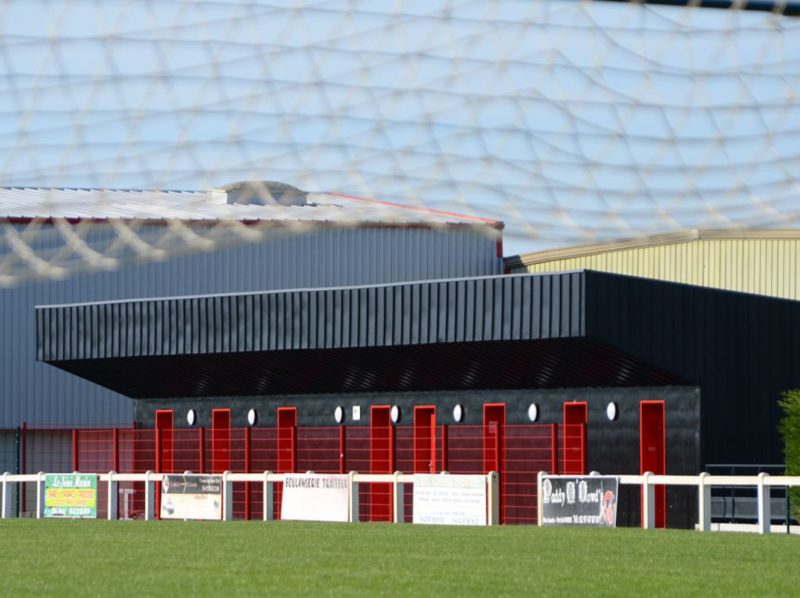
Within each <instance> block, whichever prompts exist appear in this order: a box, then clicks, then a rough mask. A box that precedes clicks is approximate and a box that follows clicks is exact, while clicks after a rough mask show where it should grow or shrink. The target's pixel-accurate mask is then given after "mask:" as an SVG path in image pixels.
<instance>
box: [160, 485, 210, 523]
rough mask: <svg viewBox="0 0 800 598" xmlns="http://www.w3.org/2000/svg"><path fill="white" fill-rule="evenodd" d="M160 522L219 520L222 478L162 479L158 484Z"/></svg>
mask: <svg viewBox="0 0 800 598" xmlns="http://www.w3.org/2000/svg"><path fill="white" fill-rule="evenodd" d="M160 515H161V519H203V520H216V521H219V520H221V519H222V476H218V475H202V474H174V475H165V476H164V479H163V480H162V482H161V510H160Z"/></svg>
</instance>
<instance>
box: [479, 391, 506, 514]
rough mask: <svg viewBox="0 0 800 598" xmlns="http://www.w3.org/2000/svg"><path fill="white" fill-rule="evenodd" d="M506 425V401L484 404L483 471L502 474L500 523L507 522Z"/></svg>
mask: <svg viewBox="0 0 800 598" xmlns="http://www.w3.org/2000/svg"><path fill="white" fill-rule="evenodd" d="M505 425H506V406H505V403H487V404H486V405H484V406H483V472H484V473H489V472H490V471H496V472H497V473H498V474H499V475H500V523H505V512H504V507H505V503H506V500H505V495H506V476H505V462H504V460H503V458H504V456H505Z"/></svg>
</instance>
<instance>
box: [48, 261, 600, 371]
mask: <svg viewBox="0 0 800 598" xmlns="http://www.w3.org/2000/svg"><path fill="white" fill-rule="evenodd" d="M583 277H584V274H583V273H581V272H576V273H567V274H554V275H544V276H534V275H522V276H496V277H487V278H468V279H455V280H444V281H430V282H417V283H405V284H391V285H383V286H371V287H356V288H334V289H318V290H315V289H307V290H302V291H275V292H265V293H253V294H239V295H218V296H204V297H187V298H181V299H153V300H137V301H130V302H123V303H113V304H82V305H67V306H60V307H42V308H38V309H37V321H38V332H37V338H38V342H39V346H38V355H39V359H41V360H43V361H61V360H74V359H89V358H92V357H100V358H110V357H137V356H154V355H175V354H182V353H188V354H198V353H229V352H248V351H282V350H291V349H322V348H334V349H336V348H350V347H374V346H399V345H416V344H433V343H453V342H462V341H464V342H471V341H509V340H534V339H546V338H565V337H575V336H581V335H583V333H584V332H585V325H584V308H583V304H584V284H583ZM103 311H109V312H110V313H112V314H118V316H117V318H118V319H116V320H114V318H113V316H112V318H111V319H105V320H103V323H104V328H103V329H99V330H98V329H96V328H95V322H97V325H98V326H99V322H100V321H101V320H100V318H99V317H96V315H97V314H98V313H100V312H103ZM123 314H124V315H123ZM54 331H55V333H54ZM171 331H174V333H173V332H171ZM178 331H181V333H180V334H179V333H178ZM101 338H102V339H103V340H102V342H101V341H100V339H101ZM109 341H111V342H109Z"/></svg>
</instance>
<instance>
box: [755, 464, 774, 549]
mask: <svg viewBox="0 0 800 598" xmlns="http://www.w3.org/2000/svg"><path fill="white" fill-rule="evenodd" d="M768 477H769V474H768V473H764V472H763V471H762V472H761V473H760V474H758V485H757V486H756V488H757V495H758V533H759V534H768V533H769V532H770V526H771V525H772V512H771V508H772V505H771V504H770V494H771V493H770V487H769V486H767V485H766V484H765V481H766V478H768Z"/></svg>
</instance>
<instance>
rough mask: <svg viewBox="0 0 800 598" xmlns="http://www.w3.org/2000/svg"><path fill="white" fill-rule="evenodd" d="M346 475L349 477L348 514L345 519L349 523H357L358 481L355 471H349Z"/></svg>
mask: <svg viewBox="0 0 800 598" xmlns="http://www.w3.org/2000/svg"><path fill="white" fill-rule="evenodd" d="M348 476H349V478H350V479H349V482H350V516H349V517H348V518H347V520H348V521H349V522H350V523H358V482H357V481H356V472H355V471H351V472H350V473H349V474H348Z"/></svg>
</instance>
